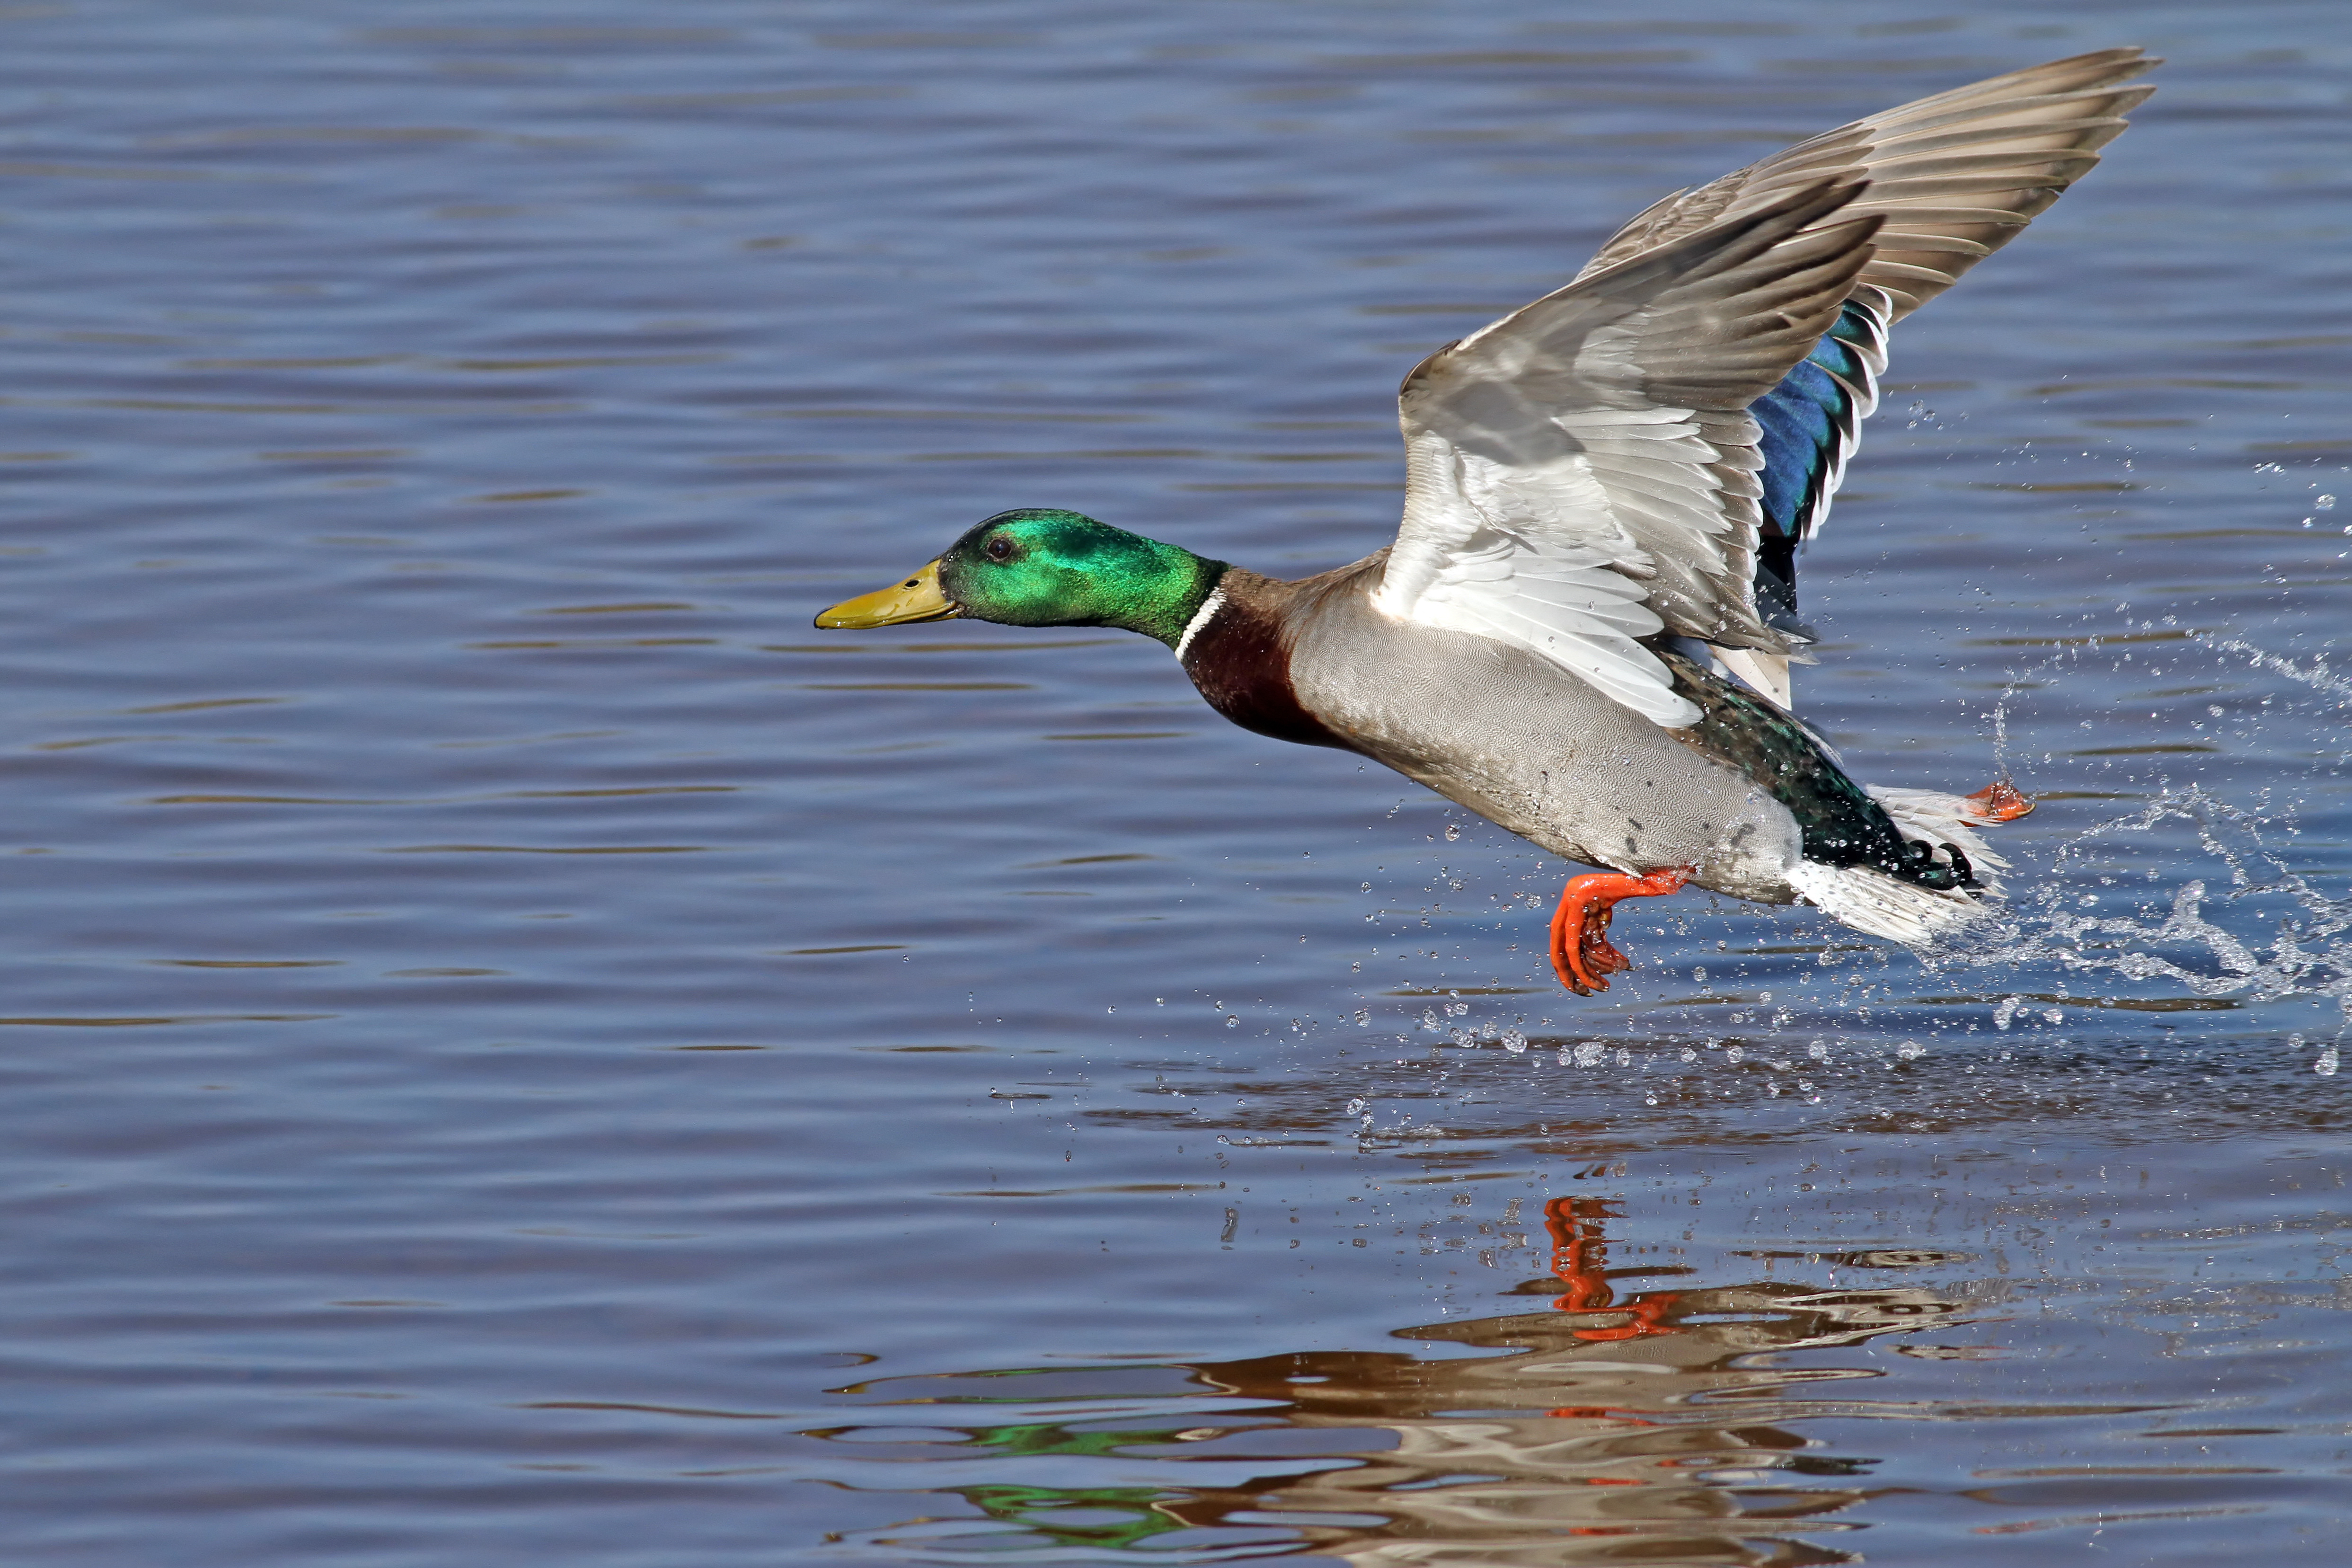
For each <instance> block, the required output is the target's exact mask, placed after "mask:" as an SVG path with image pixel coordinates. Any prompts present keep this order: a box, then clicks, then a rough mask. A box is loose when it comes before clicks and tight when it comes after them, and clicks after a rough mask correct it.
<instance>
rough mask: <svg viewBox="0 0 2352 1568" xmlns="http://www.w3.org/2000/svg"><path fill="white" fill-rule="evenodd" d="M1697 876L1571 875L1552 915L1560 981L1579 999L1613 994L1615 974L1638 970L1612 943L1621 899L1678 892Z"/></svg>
mask: <svg viewBox="0 0 2352 1568" xmlns="http://www.w3.org/2000/svg"><path fill="white" fill-rule="evenodd" d="M1694 874H1695V872H1694V868H1691V867H1688V866H1676V867H1669V868H1665V869H1664V870H1658V871H1652V872H1650V873H1648V874H1647V875H1646V876H1641V877H1632V876H1627V875H1626V874H1625V873H1623V872H1622V871H1595V872H1592V873H1591V874H1590V875H1588V876H1582V877H1570V879H1568V886H1567V887H1565V888H1562V889H1560V891H1559V908H1558V909H1556V910H1553V911H1552V914H1551V967H1552V973H1555V974H1558V975H1559V983H1560V984H1562V985H1565V986H1567V987H1568V988H1569V989H1570V991H1573V992H1575V993H1576V994H1578V995H1579V996H1590V995H1591V994H1593V993H1594V992H1596V991H1606V990H1608V989H1609V979H1608V977H1609V976H1610V975H1612V974H1614V973H1617V972H1618V971H1619V970H1622V969H1631V968H1633V960H1632V959H1630V958H1628V957H1626V956H1625V955H1624V954H1623V953H1622V952H1618V951H1617V949H1616V948H1615V947H1614V946H1612V944H1611V943H1610V941H1609V918H1610V916H1611V915H1612V914H1613V913H1614V912H1615V910H1616V906H1617V900H1620V899H1648V898H1657V897H1659V896H1660V895H1662V894H1665V893H1673V892H1678V891H1680V890H1681V889H1682V886H1683V884H1684V883H1685V882H1687V881H1689V880H1690V879H1691V878H1692V876H1693V875H1694Z"/></svg>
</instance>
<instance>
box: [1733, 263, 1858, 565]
mask: <svg viewBox="0 0 2352 1568" xmlns="http://www.w3.org/2000/svg"><path fill="white" fill-rule="evenodd" d="M1879 335H1880V328H1879V325H1878V322H1877V321H1876V320H1875V319H1874V317H1873V316H1872V314H1871V312H1870V310H1868V308H1867V307H1865V306H1864V305H1863V304H1862V303H1861V302H1859V301H1857V300H1848V301H1847V302H1846V306H1845V309H1844V310H1843V311H1841V312H1840V313H1839V315H1838V319H1837V322H1836V324H1835V325H1833V326H1832V327H1831V328H1830V330H1829V332H1828V333H1827V334H1826V335H1825V336H1824V337H1823V338H1822V341H1821V342H1820V343H1818V344H1817V345H1815V347H1814V349H1813V352H1812V353H1810V354H1807V355H1806V356H1805V357H1804V358H1803V359H1802V360H1801V361H1799V362H1798V363H1797V366H1796V368H1795V369H1793V370H1791V371H1790V373H1789V374H1787V375H1786V376H1784V377H1783V378H1781V381H1780V385H1778V386H1776V387H1774V388H1773V389H1772V390H1771V391H1769V392H1768V393H1766V394H1765V395H1763V396H1761V397H1759V398H1758V399H1757V400H1756V401H1755V402H1754V403H1753V404H1752V405H1749V408H1748V412H1750V413H1751V414H1753V415H1755V416H1756V421H1757V423H1758V424H1759V425H1760V426H1762V427H1763V442H1762V445H1763V451H1764V473H1763V485H1764V501H1763V508H1764V524H1765V533H1766V534H1767V536H1768V537H1769V536H1771V535H1775V534H1777V535H1779V536H1780V537H1782V538H1785V539H1790V540H1801V539H1803V538H1804V537H1806V536H1807V534H1809V533H1810V532H1811V528H1812V525H1813V523H1814V522H1815V521H1817V519H1818V516H1819V513H1820V511H1821V510H1822V508H1821V501H1822V491H1823V489H1824V487H1825V486H1826V485H1827V484H1828V482H1829V479H1830V476H1831V475H1832V473H1833V472H1834V471H1835V469H1836V467H1837V462H1838V458H1840V456H1841V455H1842V454H1843V453H1844V452H1846V451H1848V450H1851V449H1852V447H1853V438H1854V429H1855V426H1856V424H1857V423H1858V422H1859V419H1860V417H1861V416H1860V414H1859V413H1857V409H1862V410H1864V412H1866V405H1867V402H1868V401H1869V400H1870V399H1871V398H1872V395H1873V394H1874V390H1875V389H1874V387H1873V385H1872V382H1871V371H1870V366H1869V363H1868V362H1867V361H1866V360H1865V359H1864V357H1863V350H1862V349H1861V348H1860V347H1858V346H1857V345H1862V344H1870V343H1874V342H1877V341H1878V339H1879Z"/></svg>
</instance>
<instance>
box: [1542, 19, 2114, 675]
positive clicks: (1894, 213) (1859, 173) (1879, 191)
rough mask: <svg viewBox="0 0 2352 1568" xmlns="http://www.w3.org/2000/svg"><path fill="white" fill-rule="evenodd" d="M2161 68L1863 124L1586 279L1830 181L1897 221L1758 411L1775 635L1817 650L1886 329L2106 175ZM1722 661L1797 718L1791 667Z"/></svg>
mask: <svg viewBox="0 0 2352 1568" xmlns="http://www.w3.org/2000/svg"><path fill="white" fill-rule="evenodd" d="M2158 63H2160V62H2158V61H2156V60H2152V59H2149V58H2146V57H2145V56H2144V55H2143V54H2142V53H2141V51H2140V50H2138V49H2136V48H2121V49H2104V50H2101V51H2099V52H2098V53H2096V54H2088V55H2078V56H2076V57H2074V58H2072V59H2063V60H2053V61H2052V62H2051V63H2049V64H2047V65H2040V66H2034V67H2032V68H2028V69H2026V70H2021V71H2011V72H2010V73H2009V74H2008V75H2006V76H1998V77H1993V78H1991V79H1988V80H1985V81H1980V82H1976V83H1973V84H1971V85H1970V86H1968V87H1964V88H1959V89H1955V90H1953V91H1951V92H1947V93H1939V94H1937V96H1936V97H1933V98H1927V99H1922V100H1919V101H1917V102H1916V103H1908V104H1905V105H1904V106H1903V107H1901V108H1899V109H1892V110H1887V111H1885V113H1883V114H1875V115H1872V116H1871V117H1870V118H1868V119H1866V120H1858V121H1854V122H1853V124H1851V125H1846V126H1842V127H1840V128H1839V129H1838V130H1835V131H1832V132H1826V133H1825V134H1823V135H1820V136H1816V137H1813V138H1811V139H1810V140H1808V141H1805V142H1799V143H1797V144H1796V145H1795V146H1793V147H1790V148H1786V149H1783V150H1782V151H1781V152H1779V153H1774V154H1772V155H1771V156H1770V157H1769V158H1765V159H1762V160H1760V161H1759V162H1757V163H1752V164H1750V165H1748V167H1747V168H1745V169H1741V170H1738V171H1737V172H1735V173H1733V174H1726V175H1725V176H1723V178H1721V179H1719V180H1717V181H1715V182H1714V183H1713V184H1708V185H1705V186H1702V187H1700V188H1699V189H1697V190H1696V191H1690V192H1685V193H1680V194H1677V195H1673V196H1669V197H1667V198H1666V199H1665V200H1664V201H1662V202H1659V203H1658V204H1657V205H1654V206H1653V207H1651V208H1650V209H1649V210H1648V211H1647V212H1644V213H1643V214H1642V215H1641V216H1639V217H1637V218H1635V219H1634V220H1633V222H1632V223H1629V224H1627V225H1626V226H1624V228H1622V230H1620V231H1619V232H1618V233H1617V234H1616V236H1615V237H1612V239H1611V240H1610V241H1609V243H1608V244H1606V245H1604V246H1602V247H1601V251H1600V254H1599V255H1597V256H1596V257H1594V258H1593V260H1592V262H1591V265H1590V266H1589V267H1588V268H1586V270H1587V271H1588V272H1590V271H1594V270H1598V269H1600V268H1604V267H1607V266H1611V265H1613V264H1615V263H1617V262H1620V261H1622V260H1623V259H1625V258H1629V257H1633V256H1638V255H1640V254H1642V253H1643V251H1644V250H1646V249H1649V248H1652V247H1656V246H1658V245H1661V244H1665V243H1670V242H1671V241H1672V240H1674V239H1675V237H1678V236H1680V235H1683V234H1685V233H1688V232H1690V231H1691V230H1693V229H1694V228H1696V227H1698V226H1704V225H1706V224H1707V223H1710V222H1715V221H1719V220H1720V218H1721V216H1725V215H1728V214H1736V213H1738V212H1741V211H1744V210H1747V209H1748V207H1750V206H1753V205H1757V204H1759V203H1763V202H1769V201H1770V200H1772V199H1774V198H1775V197H1776V196H1777V195H1779V194H1781V193H1784V192H1786V191H1787V190H1789V189H1790V188H1791V186H1792V185H1794V184H1802V183H1804V182H1806V181H1809V180H1812V179H1818V178H1820V177H1822V176H1823V175H1824V174H1828V175H1833V176H1836V177H1840V178H1854V179H1865V180H1867V181H1869V182H1870V188H1869V190H1867V191H1865V192H1864V194H1863V195H1862V196H1861V197H1860V198H1859V199H1858V200H1856V201H1855V202H1854V203H1853V205H1852V207H1851V208H1850V209H1849V210H1850V211H1852V212H1854V213H1877V214H1880V215H1881V216H1884V217H1885V220H1886V221H1885V226H1884V227H1882V228H1881V229H1880V230H1879V235H1878V239H1877V243H1876V251H1877V254H1876V255H1874V257H1873V258H1871V262H1870V265H1869V266H1867V267H1865V268H1863V272H1862V277H1861V279H1860V280H1859V281H1858V283H1857V284H1856V286H1855V289H1854V291H1853V298H1852V299H1850V300H1847V301H1846V307H1845V310H1843V313H1842V314H1841V315H1840V317H1839V319H1838V321H1837V323H1836V324H1835V325H1834V326H1832V328H1831V329H1830V331H1829V333H1828V335H1826V336H1825V337H1823V338H1822V341H1821V342H1820V343H1819V344H1818V345H1817V346H1816V347H1815V348H1814V350H1813V352H1812V353H1809V354H1808V355H1806V356H1805V358H1804V359H1803V360H1801V361H1800V362H1799V363H1798V364H1797V366H1796V368H1795V369H1793V370H1791V371H1790V373H1789V374H1788V376H1787V378H1786V379H1785V380H1783V381H1782V382H1781V383H1780V385H1778V386H1776V387H1774V388H1773V389H1772V390H1771V391H1769V392H1768V393H1766V394H1765V395H1763V396H1761V397H1759V398H1758V399H1757V400H1756V402H1755V403H1754V404H1753V405H1750V407H1749V412H1750V413H1752V414H1753V415H1754V416H1756V419H1757V423H1758V424H1759V426H1762V430H1763V440H1762V451H1763V454H1764V458H1765V463H1764V471H1763V474H1762V481H1763V486H1764V494H1763V498H1762V504H1761V507H1760V510H1761V512H1762V519H1761V532H1760V536H1759V539H1758V541H1757V550H1756V581H1755V589H1756V600H1757V605H1758V608H1759V612H1760V613H1761V614H1762V615H1763V616H1764V618H1765V620H1766V621H1767V622H1769V624H1770V625H1772V626H1776V627H1778V628H1780V630H1782V631H1784V632H1788V633H1790V634H1791V635H1792V636H1799V637H1802V636H1805V635H1807V628H1806V627H1805V626H1804V624H1803V622H1802V621H1801V620H1800V619H1799V618H1798V615H1797V595H1796V584H1797V560H1796V558H1797V551H1798V549H1799V547H1800V546H1801V545H1802V544H1803V542H1805V541H1806V540H1808V539H1811V538H1812V537H1814V536H1815V535H1816V534H1818V533H1819V532H1820V531H1821V527H1822V521H1823V520H1824V519H1826V518H1827V517H1828V515H1829V510H1830V501H1831V500H1832V497H1833V496H1835V495H1836V493H1837V489H1838V485H1839V483H1840V482H1841V481H1842V480H1843V479H1844V477H1845V468H1846V464H1847V462H1848V461H1849V460H1850V459H1851V458H1853V452H1854V448H1855V447H1856V446H1857V445H1858V444H1859V441H1860V435H1861V424H1862V421H1863V420H1864V419H1866V418H1868V417H1869V416H1870V414H1871V411H1872V410H1873V409H1874V408H1875V407H1876V406H1877V404H1878V377H1879V376H1880V375H1881V374H1884V373H1885V369H1886V339H1887V331H1888V329H1889V328H1890V327H1892V326H1893V325H1894V323H1895V321H1899V320H1901V319H1902V318H1903V317H1904V316H1906V315H1907V314H1909V313H1910V312H1911V311H1912V310H1916V309H1917V308H1918V307H1919V306H1920V305H1921V304H1923V303H1925V302H1926V301H1927V300H1930V299H1932V298H1934V297H1935V296H1936V295H1937V294H1939V293H1941V292H1943V290H1944V289H1948V288H1949V287H1951V285H1952V283H1953V281H1954V280H1955V279H1958V277H1959V276H1960V275H1961V274H1962V273H1964V272H1966V271H1967V270H1968V269H1969V268H1971V267H1973V266H1975V265H1976V264H1977V263H1978V262H1979V261H1980V260H1982V259H1983V258H1985V257H1987V256H1989V255H1990V254H1991V253H1992V252H1993V251H1995V250H1998V249H2000V247H2002V246H2003V245H2006V244H2007V243H2009V241H2010V240H2011V239H2013V238H2014V237H2016V236H2017V235H2018V234H2019V233H2020V232H2021V230H2023V228H2024V227H2025V226H2026V224H2027V223H2028V222H2029V221H2031V220H2032V217H2033V216H2034V215H2035V214H2037V213H2039V212H2041V211H2042V209H2043V208H2045V207H2047V206H2048V205H2050V204H2051V203H2053V202H2054V201H2056V200H2057V199H2058V197H2059V195H2060V194H2061V193H2063V191H2064V190H2065V189H2066V187H2067V186H2068V185H2070V184H2073V183H2074V181H2075V180H2076V179H2078V178H2080V177H2081V176H2082V174H2084V172H2085V171H2086V170H2088V169H2089V168H2090V167H2091V166H2092V165H2093V164H2095V163H2097V162H2098V154H2097V150H2098V149H2099V148H2101V147H2104V146H2105V145H2106V144H2107V143H2108V142H2112V141H2113V140H2115V138H2116V136H2118V135H2119V134H2121V133H2122V132H2123V130H2124V126H2125V119H2124V117H2125V115H2126V113H2127V112H2128V111H2129V110H2132V109H2133V108H2134V107H2136V106H2137V104H2138V103H2139V102H2140V101H2141V100H2144V99H2146V98H2147V95H2148V94H2149V93H2150V92H2152V91H2154V90H2155V89H2153V88H2150V87H2139V86H2127V85H2126V83H2129V82H2130V81H2131V80H2132V79H2134V78H2136V77H2137V76H2139V75H2140V74H2141V73H2143V72H2145V71H2147V69H2148V68H2151V67H2153V66H2155V65H2157V64H2158ZM1717 653H1718V656H1719V657H1722V658H1723V662H1724V663H1725V664H1726V665H1727V666H1728V667H1729V668H1732V669H1733V670H1734V671H1735V672H1736V673H1738V675H1740V676H1741V677H1742V678H1743V679H1747V680H1748V682H1749V683H1750V684H1751V685H1754V686H1756V687H1757V688H1758V689H1759V690H1761V691H1763V692H1764V693H1765V695H1767V696H1769V697H1771V698H1772V699H1773V700H1776V701H1778V702H1780V704H1781V706H1783V707H1786V706H1788V704H1789V699H1790V690H1789V660H1788V658H1786V657H1785V656H1782V655H1778V654H1773V653H1769V652H1764V651H1761V650H1736V651H1734V650H1727V649H1723V648H1718V649H1717Z"/></svg>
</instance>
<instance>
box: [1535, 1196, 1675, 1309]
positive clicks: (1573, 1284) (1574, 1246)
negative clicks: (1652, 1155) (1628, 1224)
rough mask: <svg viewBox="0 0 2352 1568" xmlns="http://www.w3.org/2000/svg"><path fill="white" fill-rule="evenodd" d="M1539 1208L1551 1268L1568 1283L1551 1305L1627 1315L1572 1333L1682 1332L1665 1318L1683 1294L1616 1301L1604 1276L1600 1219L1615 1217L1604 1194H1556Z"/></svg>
mask: <svg viewBox="0 0 2352 1568" xmlns="http://www.w3.org/2000/svg"><path fill="white" fill-rule="evenodd" d="M1543 1212H1544V1229H1546V1230H1548V1231H1549V1232H1550V1233H1551V1271H1552V1272H1553V1273H1554V1274H1557V1275H1559V1278H1560V1280H1561V1282H1562V1283H1564V1284H1566V1285H1567V1287H1568V1294H1567V1295H1565V1296H1561V1297H1559V1298H1557V1299H1556V1300H1554V1301H1553V1302H1552V1305H1553V1307H1555V1308H1557V1309H1558V1310H1560V1311H1563V1312H1622V1313H1624V1314H1625V1315H1626V1317H1627V1318H1628V1319H1629V1320H1630V1321H1627V1322H1624V1323H1620V1324H1616V1325H1613V1326H1612V1327H1610V1328H1605V1329H1571V1330H1570V1333H1572V1334H1574V1335H1575V1336H1576V1337H1577V1338H1578V1339H1580V1340H1590V1341H1591V1342H1595V1343H1601V1342H1607V1341H1611V1340H1638V1339H1641V1338H1643V1336H1644V1335H1648V1334H1678V1333H1680V1332H1682V1330H1681V1329H1680V1328H1679V1327H1677V1326H1676V1325H1675V1324H1673V1323H1670V1322H1667V1321H1665V1316H1666V1314H1667V1313H1668V1312H1669V1311H1671V1310H1673V1309H1674V1305H1675V1301H1676V1300H1679V1299H1680V1297H1681V1294H1682V1293H1681V1292H1680V1291H1678V1290H1644V1291H1642V1292H1640V1293H1639V1294H1637V1295H1635V1296H1633V1297H1632V1298H1630V1299H1629V1300H1626V1302H1625V1303H1624V1304H1623V1305H1622V1306H1620V1305H1617V1304H1616V1300H1617V1295H1616V1292H1615V1291H1614V1290H1612V1289H1610V1287H1609V1279H1608V1275H1607V1269H1608V1267H1609V1238H1608V1237H1605V1236H1603V1235H1601V1221H1603V1220H1605V1219H1611V1218H1613V1217H1615V1216H1614V1215H1613V1214H1612V1212H1611V1210H1610V1207H1609V1200H1608V1199H1606V1198H1554V1199H1552V1200H1551V1201H1550V1202H1549V1203H1547V1204H1545V1205H1544V1211H1543Z"/></svg>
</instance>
